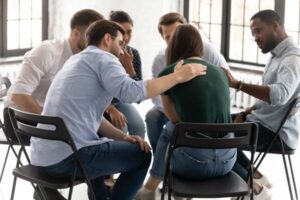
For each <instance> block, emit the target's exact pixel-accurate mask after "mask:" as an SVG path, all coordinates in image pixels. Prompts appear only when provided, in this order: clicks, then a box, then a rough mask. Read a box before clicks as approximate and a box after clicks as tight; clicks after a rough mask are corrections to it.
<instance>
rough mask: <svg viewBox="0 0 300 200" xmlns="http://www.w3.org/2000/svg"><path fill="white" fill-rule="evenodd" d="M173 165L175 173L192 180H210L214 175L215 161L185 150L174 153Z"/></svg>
mask: <svg viewBox="0 0 300 200" xmlns="http://www.w3.org/2000/svg"><path fill="white" fill-rule="evenodd" d="M171 164H172V171H173V172H174V173H176V174H177V175H179V176H181V177H184V178H188V179H192V180H200V179H204V178H208V177H211V176H212V174H213V173H214V166H213V165H214V161H213V160H212V159H207V157H205V156H204V157H202V156H199V155H193V154H190V153H189V152H186V151H183V150H178V151H176V152H174V156H173V158H172V163H171Z"/></svg>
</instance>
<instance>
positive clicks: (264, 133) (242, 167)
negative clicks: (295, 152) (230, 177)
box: [233, 123, 290, 180]
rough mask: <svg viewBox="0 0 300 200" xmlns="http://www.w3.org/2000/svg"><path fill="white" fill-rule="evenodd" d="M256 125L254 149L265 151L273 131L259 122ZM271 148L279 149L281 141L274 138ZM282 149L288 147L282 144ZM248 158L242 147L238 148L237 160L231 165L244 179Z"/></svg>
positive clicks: (248, 162) (246, 173)
mask: <svg viewBox="0 0 300 200" xmlns="http://www.w3.org/2000/svg"><path fill="white" fill-rule="evenodd" d="M257 125H258V138H257V148H256V151H258V152H261V151H266V150H267V147H268V144H269V143H270V142H271V141H272V139H273V138H274V136H275V133H274V132H273V131H271V130H269V129H267V128H266V127H264V126H262V125H261V124H259V123H257ZM271 149H273V150H277V149H278V150H279V149H281V142H280V140H275V142H274V143H273V145H272V148H271ZM284 149H287V150H288V149H290V148H289V147H288V146H287V145H286V144H284ZM249 164H250V160H249V158H248V157H247V156H246V155H245V153H244V152H243V150H242V149H239V150H238V154H237V162H236V163H235V165H234V167H233V171H235V172H236V173H238V174H239V175H240V176H241V177H242V178H243V179H244V180H247V175H248V171H247V168H248V167H249Z"/></svg>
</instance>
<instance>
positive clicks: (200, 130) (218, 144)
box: [170, 123, 257, 151]
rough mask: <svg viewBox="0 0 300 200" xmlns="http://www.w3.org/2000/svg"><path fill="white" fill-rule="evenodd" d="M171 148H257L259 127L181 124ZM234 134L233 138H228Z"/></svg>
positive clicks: (173, 138) (172, 140) (248, 124)
mask: <svg viewBox="0 0 300 200" xmlns="http://www.w3.org/2000/svg"><path fill="white" fill-rule="evenodd" d="M173 134H174V135H173V137H172V139H171V142H170V146H173V147H174V148H177V147H180V146H188V147H192V148H213V149H220V148H243V147H252V148H254V151H255V148H256V141H257V125H256V124H255V123H241V124H233V123H232V124H215V123H179V124H177V125H176V127H175V130H174V133H173ZM228 134H232V135H233V137H226V135H228ZM224 136H225V137H224Z"/></svg>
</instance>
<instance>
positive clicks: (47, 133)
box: [8, 107, 96, 199]
mask: <svg viewBox="0 0 300 200" xmlns="http://www.w3.org/2000/svg"><path fill="white" fill-rule="evenodd" d="M8 114H9V118H10V121H11V123H12V126H13V129H14V131H15V133H16V136H17V139H18V140H19V143H20V144H21V151H19V155H18V161H17V167H18V166H20V159H21V154H22V152H23V153H24V154H25V156H26V159H27V161H28V163H29V164H30V159H29V155H28V153H27V151H26V149H25V145H26V143H23V142H24V141H23V140H22V138H24V137H21V136H28V137H37V138H41V139H47V140H56V141H61V142H64V143H66V144H68V145H69V146H70V148H71V149H72V150H73V153H74V155H75V158H76V163H77V165H76V166H75V168H74V173H73V175H72V177H70V178H72V179H73V181H72V182H74V180H75V176H76V173H77V168H78V169H79V170H81V172H82V174H83V175H84V177H85V178H84V179H85V182H86V183H87V185H88V188H89V191H91V195H92V199H96V198H95V195H94V191H93V188H92V184H91V181H90V179H89V177H88V175H87V173H86V171H85V169H84V166H83V164H82V162H81V160H80V158H79V155H78V152H77V148H76V146H75V143H74V141H73V138H72V137H71V135H70V133H69V131H68V128H67V126H66V125H65V123H64V121H63V119H61V118H60V117H53V116H44V115H38V114H33V113H28V112H23V111H20V110H17V109H15V108H11V107H9V108H8ZM40 125H50V127H51V130H48V129H44V128H42V127H40ZM25 142H26V141H25ZM72 187H73V186H72ZM69 195H70V194H69ZM69 197H70V196H69Z"/></svg>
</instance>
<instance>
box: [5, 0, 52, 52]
mask: <svg viewBox="0 0 300 200" xmlns="http://www.w3.org/2000/svg"><path fill="white" fill-rule="evenodd" d="M7 1H9V0H0V8H1V10H0V58H6V57H12V56H21V55H23V54H24V53H25V52H27V51H28V50H30V49H31V48H25V49H21V48H20V49H12V50H8V49H7V23H6V21H7ZM48 1H49V0H42V30H41V31H42V40H46V39H48V23H49V16H48Z"/></svg>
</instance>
